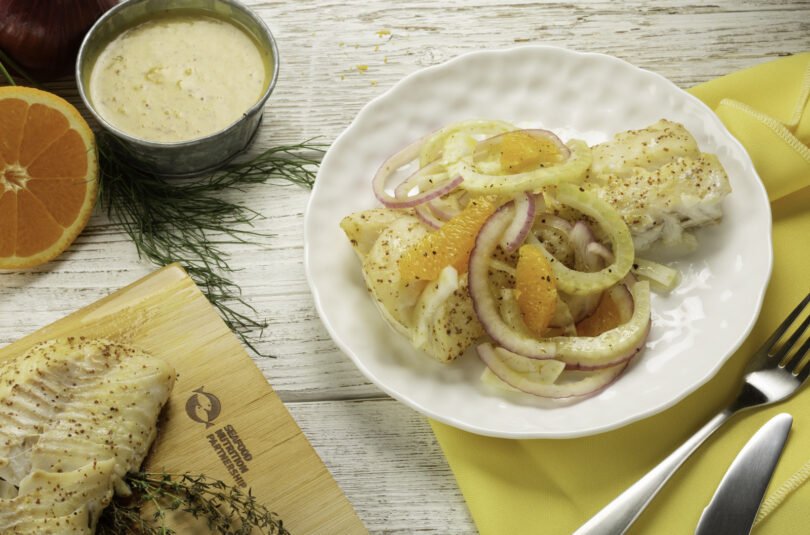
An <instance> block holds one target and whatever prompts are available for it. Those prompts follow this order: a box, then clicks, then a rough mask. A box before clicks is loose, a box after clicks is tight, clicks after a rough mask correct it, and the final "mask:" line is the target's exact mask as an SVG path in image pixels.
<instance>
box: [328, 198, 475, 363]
mask: <svg viewBox="0 0 810 535" xmlns="http://www.w3.org/2000/svg"><path fill="white" fill-rule="evenodd" d="M340 226H341V228H342V229H343V231H344V232H345V233H346V236H347V237H348V238H349V241H350V242H351V243H352V245H353V246H354V249H355V252H357V254H358V256H359V257H360V259H361V261H362V272H363V278H364V279H365V282H366V287H367V288H368V291H369V292H370V293H371V295H372V297H373V298H374V301H375V303H376V305H377V308H378V309H379V310H380V313H381V314H382V315H383V317H384V318H385V319H386V320H387V321H388V323H389V324H391V326H392V327H394V329H396V330H397V331H398V332H399V333H400V334H402V335H403V336H405V337H407V338H408V339H409V340H410V341H411V343H412V344H413V345H414V346H415V347H416V348H417V349H421V350H422V351H424V352H425V353H427V354H428V355H430V356H431V357H433V358H435V359H436V360H438V361H440V362H449V361H451V360H453V359H455V358H457V357H458V356H459V355H461V354H462V353H464V350H465V349H466V348H467V346H469V345H470V344H471V343H472V342H473V341H474V340H475V339H476V338H478V337H479V336H481V335H482V334H483V328H482V327H481V324H480V323H479V322H478V319H477V317H476V315H475V311H474V309H473V305H472V299H470V294H469V290H468V287H467V276H466V274H462V275H461V276H458V274H455V275H452V276H448V277H447V278H446V279H449V278H450V277H455V280H454V281H452V282H453V284H452V286H450V288H449V290H448V291H445V289H447V288H448V287H447V286H446V283H447V280H446V279H445V280H443V282H442V287H441V288H439V283H438V282H436V281H434V282H427V281H408V282H405V281H403V280H402V278H401V277H400V274H399V260H400V258H401V257H402V254H403V253H404V252H405V250H406V249H407V248H408V247H410V246H411V245H412V244H414V243H416V242H418V241H419V240H420V239H422V238H423V237H424V236H425V235H427V233H428V230H427V228H426V227H425V225H423V224H422V222H421V221H420V220H419V218H417V217H416V216H414V215H413V214H412V212H408V211H398V210H387V209H374V210H367V211H365V212H358V213H355V214H352V215H350V216H347V217H345V218H344V219H343V221H341V223H340Z"/></svg>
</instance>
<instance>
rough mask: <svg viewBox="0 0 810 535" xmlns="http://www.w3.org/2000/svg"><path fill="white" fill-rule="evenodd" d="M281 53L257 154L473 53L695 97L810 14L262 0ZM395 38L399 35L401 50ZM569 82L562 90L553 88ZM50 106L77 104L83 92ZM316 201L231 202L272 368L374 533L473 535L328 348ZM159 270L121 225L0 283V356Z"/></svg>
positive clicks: (802, 25)
mask: <svg viewBox="0 0 810 535" xmlns="http://www.w3.org/2000/svg"><path fill="white" fill-rule="evenodd" d="M247 3H248V4H249V5H251V6H252V7H253V8H254V9H255V10H256V11H257V12H258V13H259V14H260V15H261V16H262V17H263V18H264V20H266V21H267V23H268V25H269V27H270V28H271V30H272V31H273V33H274V35H275V37H276V39H277V41H278V45H279V51H280V58H281V70H280V78H279V81H278V85H277V87H276V89H275V92H274V93H273V95H272V96H271V98H270V100H269V101H268V104H267V109H266V113H265V119H264V123H263V126H262V127H261V133H260V136H259V137H258V139H257V140H256V142H255V144H254V146H253V148H252V149H251V152H252V153H253V152H258V151H259V150H261V149H264V148H268V147H270V146H273V145H278V144H283V143H292V142H298V141H302V140H304V139H308V138H311V137H314V136H320V137H321V139H322V140H323V141H325V142H329V141H331V140H333V139H334V138H335V137H336V136H337V135H338V134H339V133H340V132H341V131H342V130H343V129H344V128H345V127H346V126H347V125H348V124H349V122H350V121H351V120H352V118H353V117H354V116H355V114H356V113H357V112H358V111H359V110H360V108H361V107H362V106H363V105H364V104H365V103H366V102H368V101H369V100H370V99H372V98H374V97H375V96H377V95H379V94H381V93H383V92H384V91H386V90H387V89H388V88H390V87H391V86H392V85H394V84H395V83H396V82H397V81H398V80H399V79H401V78H402V77H404V76H406V75H408V74H410V73H412V72H414V71H416V70H418V69H421V68H423V67H427V66H430V65H434V64H437V63H440V62H443V61H445V60H448V59H450V58H452V57H454V56H456V55H458V54H462V53H464V52H469V51H474V50H482V49H492V48H506V47H513V46H520V45H523V44H529V43H542V44H551V45H558V46H563V47H567V48H571V49H574V50H578V51H587V52H604V53H607V54H611V55H614V56H617V57H619V58H622V59H624V60H627V61H629V62H631V63H633V64H635V65H637V66H639V67H642V68H645V69H648V70H651V71H655V72H657V73H659V74H661V75H663V76H665V77H667V78H669V79H670V80H672V81H673V82H674V83H675V84H677V85H679V86H681V87H684V88H687V87H690V86H692V85H694V84H697V83H699V82H703V81H706V80H709V79H712V78H714V77H717V76H720V75H723V74H727V73H730V72H733V71H736V70H739V69H742V68H745V67H749V66H752V65H755V64H758V63H761V62H764V61H767V60H770V59H776V58H778V57H779V56H784V55H788V54H794V53H798V52H803V51H807V50H810V2H807V1H801V0H797V1H793V2H791V1H779V0H771V1H753V0H748V1H738V0H715V1H713V2H705V1H703V0H689V1H687V0H678V1H670V2H643V1H633V2H612V1H609V0H602V1H594V2H582V3H578V4H576V5H575V4H573V3H563V2H540V1H528V0H513V1H510V2H506V1H499V0H475V1H472V0H471V1H460V0H446V1H444V2H441V1H439V2H437V1H432V0H431V1H427V0H402V1H396V2H395V1H388V2H387V1H383V0H363V1H357V0H353V1H338V0H301V1H291V0H286V1H284V0H266V1H262V0H249V1H247ZM389 32H390V33H389ZM549 76H554V73H549ZM48 88H49V89H51V90H53V91H55V92H57V93H59V94H61V95H63V96H65V97H66V98H68V99H69V100H71V101H72V102H74V103H75V104H77V105H78V104H79V99H78V98H77V94H76V88H75V84H74V83H73V81H72V80H64V81H62V82H56V83H51V84H48ZM308 196H309V191H308V190H306V189H302V188H299V187H297V186H275V185H265V186H257V187H254V188H252V189H250V190H248V191H246V192H244V193H240V192H233V194H232V197H233V199H236V200H239V201H240V202H244V203H245V204H246V205H248V206H249V207H250V208H252V209H255V210H257V211H259V212H261V213H262V214H264V215H265V216H266V218H265V219H263V220H261V221H259V222H258V230H259V231H262V232H267V233H273V234H274V236H273V237H272V238H269V239H268V240H266V241H265V243H264V244H263V245H256V246H247V245H244V246H231V247H229V248H228V249H227V250H228V252H229V253H230V254H231V255H232V257H231V264H232V266H233V267H234V268H236V269H239V270H241V271H238V272H237V273H236V275H235V277H236V281H237V282H238V283H239V284H240V285H241V287H242V289H243V291H244V295H245V296H247V298H248V300H249V301H250V303H251V304H252V305H254V306H255V307H256V309H257V310H258V311H259V312H260V314H261V315H263V316H265V317H266V318H267V319H268V321H269V327H268V328H267V329H266V330H265V332H264V335H263V337H262V339H261V341H260V342H259V343H258V347H259V349H260V350H261V351H262V352H264V353H271V354H273V355H276V356H277V358H275V359H267V358H260V357H256V362H257V363H258V365H259V367H260V368H261V369H262V371H263V372H264V374H265V376H266V377H267V379H268V381H269V382H270V383H271V384H272V386H273V388H275V390H276V391H277V392H278V393H279V395H280V396H281V399H282V400H283V401H284V402H285V403H286V405H287V407H288V408H289V410H290V412H291V413H292V415H293V416H294V418H295V419H296V420H297V421H298V423H299V425H300V426H301V428H302V429H303V431H304V433H305V434H306V436H307V437H308V438H309V440H310V442H311V443H312V445H313V446H314V447H315V449H316V451H317V452H318V453H319V454H320V456H321V457H322V459H323V460H324V462H325V463H326V465H327V467H328V468H329V470H330V471H331V472H332V474H333V475H334V477H335V478H336V480H337V482H338V483H339V484H340V486H341V487H342V488H343V490H344V492H345V493H346V495H347V497H348V498H349V500H350V501H351V503H352V504H353V506H354V507H355V509H356V510H357V513H358V514H359V516H360V518H361V519H362V520H363V522H364V523H365V524H366V526H367V527H368V529H369V531H370V532H372V533H391V534H394V533H401V534H406V533H415V532H419V533H442V534H456V533H475V532H476V529H475V526H474V524H473V522H472V519H471V516H470V513H469V511H468V509H467V506H466V504H465V503H464V500H463V497H462V496H461V493H460V492H459V489H458V486H457V485H456V482H455V479H454V478H453V475H452V473H451V471H450V469H449V467H448V465H447V462H446V460H445V459H444V457H443V455H442V452H441V449H440V448H439V446H438V445H437V443H436V440H435V438H434V437H433V434H432V432H431V430H430V427H429V426H428V423H427V421H426V420H425V418H424V417H422V416H421V415H420V414H418V413H416V412H414V411H412V410H411V409H409V408H407V407H405V406H404V405H402V404H400V403H398V402H396V401H394V400H391V399H390V398H388V397H387V396H385V395H384V394H383V393H382V392H380V391H379V390H378V389H377V388H376V387H374V386H373V385H372V384H370V383H369V381H367V380H366V379H365V378H364V377H363V376H362V375H361V374H360V373H359V372H358V371H357V370H356V369H355V367H354V365H353V364H352V363H351V361H350V360H349V359H348V357H346V356H345V355H344V354H342V353H341V352H340V351H339V350H338V349H337V348H336V347H335V344H334V343H333V342H332V340H331V339H330V338H329V336H328V334H327V332H326V330H325V329H324V327H323V325H322V323H321V321H320V319H319V318H318V315H317V313H316V312H315V308H314V305H313V300H312V297H311V295H310V292H309V287H308V285H307V281H306V278H305V275H304V266H303V220H304V209H305V206H306V203H307V198H308ZM154 269H156V267H155V266H153V265H150V264H148V263H146V262H144V261H140V260H139V259H138V257H137V254H136V252H135V248H134V246H133V245H132V243H131V242H130V241H129V240H128V239H127V237H126V235H125V234H124V233H123V232H122V231H120V230H119V229H118V228H117V227H116V225H115V224H114V223H112V222H110V221H109V220H108V219H107V217H106V216H105V214H103V213H96V214H95V215H94V216H93V218H92V219H91V221H90V224H89V225H88V227H87V229H86V230H85V231H84V233H83V234H82V235H81V236H80V237H79V238H78V240H76V242H75V243H74V244H73V245H72V246H71V247H70V248H69V250H68V251H67V252H65V253H64V254H62V255H61V256H60V257H58V258H57V259H56V260H54V261H52V262H50V263H48V264H46V265H43V266H40V267H38V268H34V269H30V270H24V271H18V272H11V271H10V272H2V273H0V345H5V344H8V343H11V342H13V341H14V340H16V339H18V338H20V337H22V336H23V335H25V334H28V333H30V332H32V331H34V330H36V329H38V328H40V327H42V326H44V325H47V324H49V323H51V322H53V321H55V320H57V319H59V318H61V317H62V316H65V315H66V314H68V313H70V312H73V311H75V310H77V309H79V308H81V307H83V306H85V305H88V304H90V303H92V302H93V301H96V300H97V299H100V298H101V297H104V296H105V295H107V294H109V293H111V292H112V291H114V290H116V289H118V288H120V287H122V286H125V285H127V284H129V283H131V282H134V281H135V280H137V279H139V278H141V277H143V276H145V275H146V274H148V273H150V272H152V271H153V270H154Z"/></svg>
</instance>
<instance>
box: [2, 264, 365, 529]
mask: <svg viewBox="0 0 810 535" xmlns="http://www.w3.org/2000/svg"><path fill="white" fill-rule="evenodd" d="M66 337H75V338H78V337H85V338H88V339H103V340H109V341H111V342H115V343H122V344H128V345H132V346H134V347H137V348H138V349H141V350H143V351H145V352H146V353H148V354H149V355H152V356H154V357H157V358H161V359H163V360H165V361H166V362H168V363H169V364H171V365H172V366H173V367H174V370H175V373H176V381H175V383H174V388H173V389H172V392H171V395H170V396H169V400H168V402H167V404H166V407H165V408H164V409H163V411H162V413H161V418H160V430H159V433H158V436H157V439H156V440H155V442H154V444H153V445H152V448H151V449H150V452H149V455H148V456H147V458H146V460H145V462H144V466H145V468H146V469H147V470H149V471H153V472H161V473H162V472H165V473H170V474H183V473H188V474H192V475H195V474H205V475H207V476H210V477H212V478H215V479H218V480H221V481H224V482H226V483H227V484H229V485H233V486H236V487H240V488H242V490H244V491H245V492H247V491H248V489H250V492H251V494H252V495H253V496H254V497H255V498H256V499H257V500H258V502H259V503H261V504H263V505H265V506H267V507H268V508H270V509H271V510H272V511H274V512H276V513H278V514H279V515H280V518H281V519H282V520H283V522H284V524H285V526H286V527H287V528H288V529H289V530H290V531H291V532H293V533H319V534H323V535H329V534H332V533H346V534H357V535H363V534H366V533H368V532H367V531H366V529H365V528H364V526H363V524H362V522H361V521H360V519H359V518H358V517H357V515H356V513H355V512H354V510H353V509H352V507H351V505H350V504H349V502H348V500H347V499H346V497H345V496H344V495H343V493H342V492H341V490H340V488H339V487H338V486H337V484H336V483H335V481H334V479H333V478H332V477H331V475H330V474H329V472H328V471H327V469H326V467H325V466H324V464H323V463H322V462H321V460H320V458H319V457H318V456H317V454H316V453H315V451H314V449H313V448H312V446H311V445H310V444H309V442H308V441H307V439H306V437H305V436H304V435H303V434H302V432H301V429H300V428H299V427H298V425H296V423H295V420H293V418H292V417H291V416H290V414H289V412H288V411H287V409H286V408H285V407H284V405H283V403H281V401H280V400H279V398H278V396H277V395H276V393H275V392H273V389H272V388H271V387H270V386H269V385H268V384H267V381H266V380H265V378H264V376H263V375H262V374H261V372H260V371H259V369H258V368H257V367H256V366H255V365H254V363H253V361H252V360H251V359H250V357H249V356H248V355H247V353H245V350H244V349H243V348H242V346H240V345H239V342H238V340H237V339H236V337H235V336H234V335H233V333H232V332H231V331H230V330H229V329H228V327H227V326H226V325H225V323H224V322H223V321H222V320H221V318H220V317H219V316H218V315H217V313H216V311H215V310H214V309H213V307H212V306H211V304H210V303H209V302H208V300H206V299H205V296H203V294H202V293H201V292H200V291H199V289H198V288H197V287H196V286H195V285H194V283H193V282H192V281H191V279H190V278H189V277H188V275H186V273H185V272H184V271H183V270H182V268H180V267H179V266H178V265H177V264H173V265H170V266H167V267H165V268H162V269H160V270H158V271H156V272H155V273H152V274H150V275H148V276H147V277H145V278H143V279H141V280H139V281H137V282H135V283H133V284H131V285H129V286H127V287H125V288H123V289H121V290H119V291H117V292H115V293H113V294H112V295H110V296H108V297H105V298H104V299H102V300H100V301H97V302H95V303H93V304H91V305H89V306H87V307H85V308H82V309H81V310H79V311H77V312H75V313H73V314H70V315H68V316H66V317H65V318H62V319H61V320H59V321H57V322H55V323H52V324H50V325H47V326H45V327H43V328H42V329H40V330H38V331H36V332H35V333H33V334H30V335H29V336H26V337H24V338H21V339H20V340H18V341H16V342H14V343H13V344H10V345H8V346H5V347H4V348H2V349H0V362H2V361H4V360H8V359H11V358H17V357H21V356H22V355H25V353H26V351H28V349H30V348H31V347H33V346H34V345H35V344H37V343H40V342H44V341H47V340H52V339H56V338H66ZM172 516H173V521H172V526H173V527H174V528H175V529H177V530H178V531H180V532H182V533H192V532H194V533H200V532H201V531H199V530H198V529H196V528H197V527H198V526H199V524H200V522H198V521H197V519H195V518H193V517H191V516H190V515H183V514H177V515H172Z"/></svg>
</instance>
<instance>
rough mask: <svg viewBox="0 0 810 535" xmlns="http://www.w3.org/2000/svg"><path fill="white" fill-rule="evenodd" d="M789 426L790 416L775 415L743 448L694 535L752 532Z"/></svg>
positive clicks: (791, 419)
mask: <svg viewBox="0 0 810 535" xmlns="http://www.w3.org/2000/svg"><path fill="white" fill-rule="evenodd" d="M792 423H793V417H792V416H791V415H790V414H787V413H782V414H777V415H776V416H774V417H773V418H771V419H770V420H768V422H767V423H766V424H765V425H763V426H762V427H761V428H760V429H759V431H757V432H756V433H755V434H754V436H753V437H751V440H749V441H748V443H747V444H746V445H745V446H743V449H742V451H740V453H739V454H738V455H737V458H736V459H734V462H732V463H731V467H729V469H728V472H726V475H725V476H723V480H722V481H720V486H718V487H717V491H715V493H714V496H713V497H712V500H711V501H710V502H709V505H707V506H706V508H705V509H704V510H703V514H702V515H701V517H700V521H698V525H697V530H695V535H744V534H748V533H751V528H752V526H753V525H754V520H755V519H756V516H757V511H758V510H759V506H760V504H761V503H762V498H763V496H764V495H765V489H767V488H768V483H769V482H770V480H771V476H772V475H773V470H774V468H776V463H777V461H779V457H780V456H781V455H782V449H783V448H784V446H785V441H786V440H787V436H788V432H789V431H790V426H791V424H792Z"/></svg>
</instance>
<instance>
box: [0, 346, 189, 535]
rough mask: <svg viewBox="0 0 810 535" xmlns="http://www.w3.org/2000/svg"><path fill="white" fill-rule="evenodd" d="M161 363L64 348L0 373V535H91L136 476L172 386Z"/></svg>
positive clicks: (39, 352)
mask: <svg viewBox="0 0 810 535" xmlns="http://www.w3.org/2000/svg"><path fill="white" fill-rule="evenodd" d="M174 376H175V372H174V369H173V368H172V367H171V366H170V365H169V364H168V363H166V362H165V361H163V360H161V359H157V358H153V357H150V356H149V355H147V354H145V353H143V352H141V351H139V350H137V349H135V348H133V347H129V346H125V345H121V344H116V343H112V342H108V341H104V340H85V339H83V338H67V339H59V340H52V341H50V342H45V343H42V344H39V345H37V346H35V347H33V348H32V349H31V350H30V351H28V352H27V353H25V354H24V355H22V356H20V357H17V358H15V359H13V360H10V361H6V362H4V363H2V364H0V478H2V480H3V481H4V482H5V483H4V485H3V487H4V497H3V498H0V533H3V534H28V533H31V534H34V533H36V534H51V533H52V534H74V533H76V534H78V533H82V534H84V533H93V532H94V531H95V525H96V522H97V521H98V517H99V515H100V514H101V511H102V510H103V509H104V507H105V506H106V505H107V504H108V503H109V501H110V499H111V498H112V495H113V491H117V492H119V493H124V494H126V493H128V492H129V489H128V488H127V487H126V484H125V483H124V481H123V478H124V476H125V475H126V473H127V472H128V471H131V470H136V469H138V468H139V467H140V466H141V463H142V462H143V459H144V457H145V456H146V453H147V451H148V449H149V446H150V445H151V444H152V441H153V440H154V438H155V435H156V434H157V417H158V414H159V413H160V410H161V408H162V407H163V405H164V404H165V403H166V401H167V400H168V398H169V393H170V392H171V389H172V386H173V385H174Z"/></svg>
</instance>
